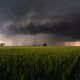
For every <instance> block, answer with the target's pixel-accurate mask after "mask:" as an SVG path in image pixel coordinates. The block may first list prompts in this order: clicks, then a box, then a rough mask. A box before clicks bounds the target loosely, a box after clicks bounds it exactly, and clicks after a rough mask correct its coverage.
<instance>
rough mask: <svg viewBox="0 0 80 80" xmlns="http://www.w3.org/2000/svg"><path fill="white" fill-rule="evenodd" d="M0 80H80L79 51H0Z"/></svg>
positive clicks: (27, 49) (73, 48) (46, 49)
mask: <svg viewBox="0 0 80 80" xmlns="http://www.w3.org/2000/svg"><path fill="white" fill-rule="evenodd" d="M0 80H80V47H49V46H46V47H1V48H0Z"/></svg>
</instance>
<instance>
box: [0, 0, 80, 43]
mask: <svg viewBox="0 0 80 80" xmlns="http://www.w3.org/2000/svg"><path fill="white" fill-rule="evenodd" d="M0 34H1V35H0V40H1V42H2V41H4V42H6V43H7V44H8V45H13V44H15V45H24V44H25V43H26V45H29V44H30V45H32V44H43V43H44V42H46V43H47V44H49V45H51V44H53V45H54V44H56V45H57V44H59V45H64V42H66V41H67V42H73V41H79V40H80V0H0ZM16 36H17V37H16ZM35 37H36V38H35ZM45 40H46V41H45ZM58 40H59V41H60V43H59V41H58ZM55 41H57V43H56V42H55ZM61 41H62V42H61ZM54 42H55V43H54Z"/></svg>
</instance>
